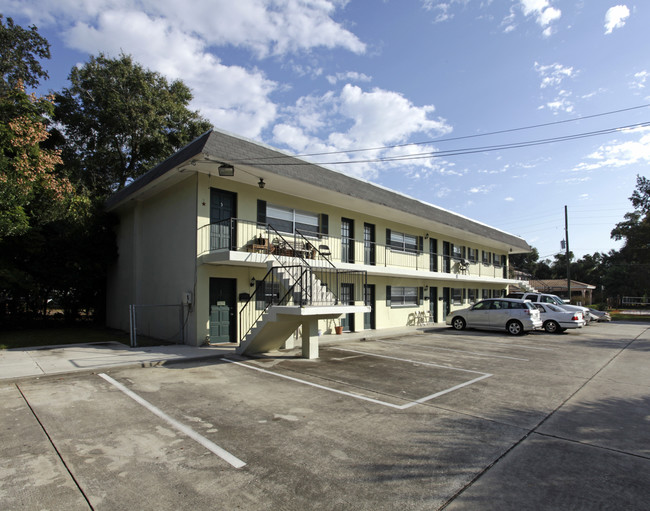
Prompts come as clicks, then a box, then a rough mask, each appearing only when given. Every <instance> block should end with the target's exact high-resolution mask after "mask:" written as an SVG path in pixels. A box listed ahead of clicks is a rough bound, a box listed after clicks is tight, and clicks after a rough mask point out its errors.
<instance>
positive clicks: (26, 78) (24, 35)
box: [0, 14, 50, 93]
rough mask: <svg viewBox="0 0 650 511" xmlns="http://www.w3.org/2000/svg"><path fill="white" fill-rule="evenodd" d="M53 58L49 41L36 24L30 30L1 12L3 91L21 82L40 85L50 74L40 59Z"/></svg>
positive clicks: (0, 36) (29, 85)
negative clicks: (5, 20)
mask: <svg viewBox="0 0 650 511" xmlns="http://www.w3.org/2000/svg"><path fill="white" fill-rule="evenodd" d="M49 58H50V44H49V43H48V42H47V40H46V39H45V38H44V37H43V36H41V35H40V34H39V33H38V29H37V28H36V27H35V26H31V27H29V30H26V29H24V28H22V27H21V26H19V25H16V24H14V20H13V19H12V18H7V22H6V24H5V22H4V16H2V14H0V74H2V84H1V87H2V89H3V91H2V92H3V93H4V92H5V90H6V89H14V88H15V87H16V86H18V85H19V84H21V83H22V84H24V85H25V86H28V87H37V86H38V84H39V82H40V80H41V79H44V78H45V79H46V78H47V77H48V75H47V72H46V71H45V70H44V69H43V68H42V66H41V63H40V60H39V59H41V60H42V59H49Z"/></svg>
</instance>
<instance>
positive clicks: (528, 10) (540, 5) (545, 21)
mask: <svg viewBox="0 0 650 511" xmlns="http://www.w3.org/2000/svg"><path fill="white" fill-rule="evenodd" d="M520 5H521V10H522V11H523V13H524V16H534V17H535V20H536V21H537V24H538V25H539V26H541V27H542V28H543V29H544V31H543V32H542V34H543V35H544V36H545V37H548V36H550V35H551V34H552V28H551V26H550V25H551V23H553V22H554V21H557V20H559V19H560V17H561V16H562V11H561V10H560V9H557V8H555V7H553V6H551V4H550V2H549V0H520Z"/></svg>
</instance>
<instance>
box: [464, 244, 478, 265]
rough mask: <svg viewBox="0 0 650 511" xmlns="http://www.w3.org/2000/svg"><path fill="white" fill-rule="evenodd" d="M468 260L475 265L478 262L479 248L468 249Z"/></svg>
mask: <svg viewBox="0 0 650 511" xmlns="http://www.w3.org/2000/svg"><path fill="white" fill-rule="evenodd" d="M467 259H469V260H470V262H472V263H475V262H476V261H478V248H468V249H467Z"/></svg>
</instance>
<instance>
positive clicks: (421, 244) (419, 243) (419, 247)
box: [418, 236, 424, 252]
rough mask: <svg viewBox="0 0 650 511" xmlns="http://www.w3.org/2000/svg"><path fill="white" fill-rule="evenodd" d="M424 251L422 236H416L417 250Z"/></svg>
mask: <svg viewBox="0 0 650 511" xmlns="http://www.w3.org/2000/svg"><path fill="white" fill-rule="evenodd" d="M423 251H424V238H423V237H422V236H418V252H423Z"/></svg>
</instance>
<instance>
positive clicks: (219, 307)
mask: <svg viewBox="0 0 650 511" xmlns="http://www.w3.org/2000/svg"><path fill="white" fill-rule="evenodd" d="M236 290H237V280H236V279H216V278H211V279H210V342H237V328H236V327H237V321H236V312H237V297H236Z"/></svg>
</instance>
